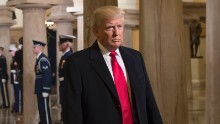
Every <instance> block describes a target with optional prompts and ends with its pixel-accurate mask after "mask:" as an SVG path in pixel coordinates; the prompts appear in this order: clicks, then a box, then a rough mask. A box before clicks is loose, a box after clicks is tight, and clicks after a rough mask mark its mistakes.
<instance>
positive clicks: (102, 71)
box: [90, 42, 119, 102]
mask: <svg viewBox="0 0 220 124" xmlns="http://www.w3.org/2000/svg"><path fill="white" fill-rule="evenodd" d="M90 59H91V66H92V68H93V69H94V70H95V72H97V74H98V75H99V76H100V77H101V78H102V80H103V82H104V83H105V85H106V87H108V89H109V91H110V92H111V94H112V95H113V96H114V98H115V99H116V100H117V101H118V102H119V98H118V95H117V91H116V88H115V85H114V81H113V79H112V76H111V74H110V72H109V70H108V67H107V65H106V63H105V60H104V58H103V56H102V54H101V51H100V49H99V47H98V43H97V42H95V43H94V44H93V46H92V47H91V55H90Z"/></svg>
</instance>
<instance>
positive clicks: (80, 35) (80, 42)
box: [74, 12, 84, 51]
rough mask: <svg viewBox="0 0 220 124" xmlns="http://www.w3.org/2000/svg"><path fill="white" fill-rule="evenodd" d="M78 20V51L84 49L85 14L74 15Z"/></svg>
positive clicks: (77, 13)
mask: <svg viewBox="0 0 220 124" xmlns="http://www.w3.org/2000/svg"><path fill="white" fill-rule="evenodd" d="M74 15H75V16H76V19H77V36H76V37H77V41H76V51H79V50H82V49H84V34H83V32H84V30H83V29H84V23H83V20H84V17H83V12H76V13H74Z"/></svg>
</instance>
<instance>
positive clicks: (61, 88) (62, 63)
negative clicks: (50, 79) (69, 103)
mask: <svg viewBox="0 0 220 124" xmlns="http://www.w3.org/2000/svg"><path fill="white" fill-rule="evenodd" d="M71 54H72V51H71V50H70V51H68V52H66V53H65V54H64V55H63V56H62V57H61V59H60V63H59V81H60V86H59V91H60V104H62V101H63V95H65V94H64V90H65V89H64V83H65V82H64V73H65V71H64V67H65V62H66V58H67V57H68V56H70V55H71Z"/></svg>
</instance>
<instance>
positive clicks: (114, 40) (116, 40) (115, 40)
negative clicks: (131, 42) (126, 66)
mask: <svg viewBox="0 0 220 124" xmlns="http://www.w3.org/2000/svg"><path fill="white" fill-rule="evenodd" d="M112 41H113V42H120V41H121V39H112Z"/></svg>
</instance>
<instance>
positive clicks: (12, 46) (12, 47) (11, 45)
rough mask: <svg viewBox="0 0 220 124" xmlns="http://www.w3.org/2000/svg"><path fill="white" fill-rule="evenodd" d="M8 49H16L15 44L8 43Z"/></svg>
mask: <svg viewBox="0 0 220 124" xmlns="http://www.w3.org/2000/svg"><path fill="white" fill-rule="evenodd" d="M9 51H17V48H16V45H15V44H10V46H9Z"/></svg>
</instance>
